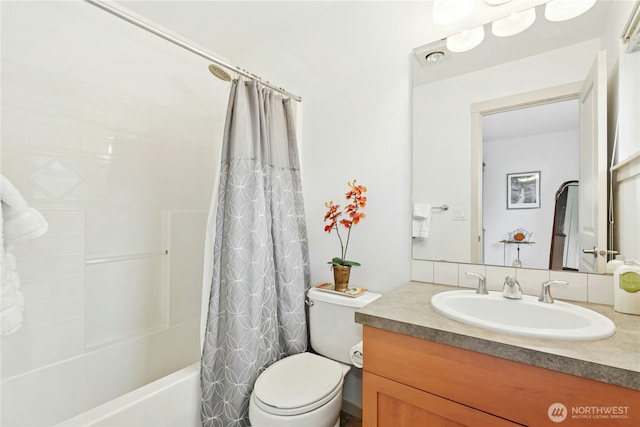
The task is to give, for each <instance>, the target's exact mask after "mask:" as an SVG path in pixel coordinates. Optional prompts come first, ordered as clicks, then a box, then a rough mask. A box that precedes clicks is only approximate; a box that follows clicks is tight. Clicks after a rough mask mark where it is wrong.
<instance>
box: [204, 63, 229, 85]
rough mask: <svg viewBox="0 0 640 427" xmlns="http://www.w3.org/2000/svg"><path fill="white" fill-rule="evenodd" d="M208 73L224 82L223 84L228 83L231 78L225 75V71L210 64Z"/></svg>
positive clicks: (227, 74)
mask: <svg viewBox="0 0 640 427" xmlns="http://www.w3.org/2000/svg"><path fill="white" fill-rule="evenodd" d="M209 71H210V72H211V74H213V75H214V76H216V77H217V78H219V79H220V80H224V81H225V82H230V81H231V76H230V75H229V73H227V72H226V71H225V70H223V69H222V68H220V67H218V66H217V65H214V64H210V65H209Z"/></svg>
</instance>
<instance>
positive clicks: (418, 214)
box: [412, 203, 431, 239]
mask: <svg viewBox="0 0 640 427" xmlns="http://www.w3.org/2000/svg"><path fill="white" fill-rule="evenodd" d="M430 230H431V203H414V205H413V223H412V236H413V237H415V238H418V239H427V238H428V237H429V231H430Z"/></svg>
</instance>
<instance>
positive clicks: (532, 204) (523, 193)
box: [507, 172, 540, 209]
mask: <svg viewBox="0 0 640 427" xmlns="http://www.w3.org/2000/svg"><path fill="white" fill-rule="evenodd" d="M539 207H540V172H522V173H508V174H507V209H532V208H539Z"/></svg>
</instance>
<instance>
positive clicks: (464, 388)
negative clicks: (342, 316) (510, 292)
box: [363, 326, 640, 426]
mask: <svg viewBox="0 0 640 427" xmlns="http://www.w3.org/2000/svg"><path fill="white" fill-rule="evenodd" d="M363 334H364V335H363V337H364V340H363V345H364V370H365V371H366V372H370V373H373V374H375V375H378V376H381V377H384V378H388V379H390V380H393V381H396V382H399V383H402V384H405V385H408V386H410V387H414V388H417V389H419V390H423V391H426V392H429V393H431V394H433V395H436V396H439V397H442V398H445V399H449V400H452V401H454V402H458V403H460V404H463V405H465V406H468V407H471V408H475V409H477V410H480V411H484V412H487V413H490V414H494V415H496V416H499V417H502V418H505V419H508V420H511V421H514V422H517V423H520V424H524V425H531V426H542V425H555V423H554V422H551V420H550V418H549V417H550V416H549V415H548V412H549V410H550V407H551V405H553V404H556V403H561V404H563V405H564V407H565V408H566V414H567V418H566V419H565V420H564V421H563V422H562V425H563V426H584V425H585V421H588V425H589V426H637V425H640V424H639V422H640V408H639V403H638V402H640V392H639V391H637V390H632V389H628V388H624V387H618V386H614V385H611V384H606V383H602V382H599V381H593V380H589V379H585V378H580V377H576V376H573V375H568V374H564V373H560V372H555V371H551V370H548V369H544V368H539V367H535V366H530V365H526V364H523V363H519V362H514V361H511V360H506V359H501V358H498V357H494V356H489V355H485V354H481V353H476V352H473V351H469V350H464V349H460V348H457V347H452V346H449V345H444V344H440V343H436V342H432V341H427V340H423V339H419V338H414V337H410V336H407V335H402V334H397V333H393V332H389V331H385V330H381V329H377V328H373V327H370V326H365V327H364V331H363ZM365 387H366V384H365ZM365 393H366V389H365ZM365 406H366V402H365ZM588 408H604V409H602V410H605V411H614V412H617V413H618V414H617V415H618V416H620V417H619V418H618V417H616V418H615V419H611V418H610V417H609V418H591V419H588V420H585V418H584V415H585V413H584V412H585V411H590V410H591V409H588ZM611 408H615V409H611ZM552 409H553V408H552ZM572 411H577V412H575V413H573V414H572ZM365 412H366V407H365ZM579 412H581V413H579ZM620 412H626V413H624V414H620Z"/></svg>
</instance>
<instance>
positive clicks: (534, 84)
mask: <svg viewBox="0 0 640 427" xmlns="http://www.w3.org/2000/svg"><path fill="white" fill-rule="evenodd" d="M599 46H600V40H598V39H595V40H590V41H586V42H583V43H579V44H576V45H572V46H568V47H566V48H562V49H557V50H554V51H551V52H547V53H543V54H540V55H535V56H531V57H528V58H524V59H521V60H517V61H513V62H509V63H506V64H502V65H499V66H495V67H491V68H487V69H483V70H479V71H475V72H473V73H469V74H465V75H462V76H458V77H455V78H451V79H447V80H442V81H439V82H436V83H432V84H426V85H422V86H417V87H415V88H414V97H413V101H414V108H413V120H414V151H413V155H414V157H413V169H414V175H413V199H414V200H415V201H417V202H423V201H424V202H431V203H442V202H444V203H447V204H448V205H449V206H451V207H452V209H450V210H449V211H448V212H444V213H438V214H436V215H434V217H433V218H432V227H431V228H432V234H431V235H430V237H429V239H427V240H426V241H416V242H414V244H413V257H414V258H416V259H431V260H449V261H458V262H469V261H470V259H471V253H470V246H471V245H470V235H471V233H470V222H469V220H466V221H459V220H458V221H456V220H454V219H453V216H452V214H453V210H454V209H455V208H456V207H458V208H462V209H464V210H465V212H466V215H467V218H468V215H469V212H470V205H469V201H470V200H471V199H470V187H471V181H470V180H471V177H470V169H469V166H468V165H469V164H470V147H471V146H470V144H469V138H470V135H471V105H472V104H474V103H478V102H482V101H487V100H490V99H496V98H500V97H504V96H508V95H514V94H517V93H523V92H528V91H533V90H537V89H542V88H545V87H551V86H557V85H561V84H565V83H571V82H576V81H580V80H583V79H584V78H585V76H586V75H587V72H588V70H589V67H590V66H591V63H592V62H593V60H594V58H595V57H596V53H597V51H598V48H599ZM543 179H544V178H543ZM443 183H446V185H443Z"/></svg>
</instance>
